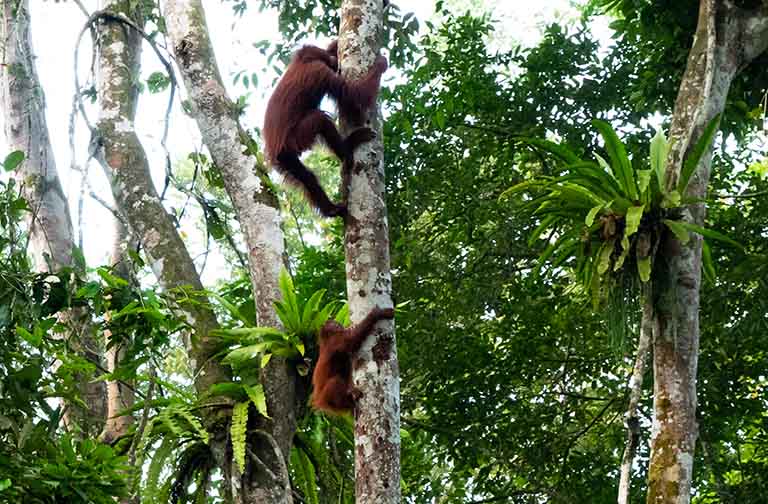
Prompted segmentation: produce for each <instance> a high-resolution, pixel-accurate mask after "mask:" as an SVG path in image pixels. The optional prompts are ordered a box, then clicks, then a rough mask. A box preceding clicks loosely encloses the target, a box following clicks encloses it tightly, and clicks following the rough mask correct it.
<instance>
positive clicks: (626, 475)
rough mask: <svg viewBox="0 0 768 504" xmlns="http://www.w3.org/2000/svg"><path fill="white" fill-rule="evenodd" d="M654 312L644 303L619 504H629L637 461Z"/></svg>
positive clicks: (632, 380)
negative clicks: (641, 407)
mask: <svg viewBox="0 0 768 504" xmlns="http://www.w3.org/2000/svg"><path fill="white" fill-rule="evenodd" d="M652 324H653V313H652V312H651V305H650V304H649V303H644V304H643V318H642V322H641V323H640V337H639V338H638V341H637V353H636V354H635V365H634V367H633V368H632V377H631V378H630V379H629V404H628V405H627V414H626V419H625V423H626V426H627V444H626V446H625V447H624V456H623V457H622V459H621V476H620V478H619V498H618V504H629V493H630V489H631V486H632V485H631V483H632V464H633V463H634V461H635V454H636V453H637V447H638V445H639V444H640V418H639V416H638V414H637V409H638V407H639V404H640V399H641V398H642V396H643V376H644V375H645V367H646V365H647V364H648V351H649V350H650V349H651V338H652V333H653V330H652V328H651V325H652Z"/></svg>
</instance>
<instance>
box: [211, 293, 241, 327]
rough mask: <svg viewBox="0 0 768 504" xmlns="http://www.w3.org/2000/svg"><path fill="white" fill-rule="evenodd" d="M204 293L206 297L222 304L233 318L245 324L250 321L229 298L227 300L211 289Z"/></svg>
mask: <svg viewBox="0 0 768 504" xmlns="http://www.w3.org/2000/svg"><path fill="white" fill-rule="evenodd" d="M206 294H207V295H208V297H210V298H213V299H215V300H216V301H218V302H219V304H221V306H223V307H224V308H225V309H226V310H227V311H228V312H229V314H230V315H231V316H232V318H234V319H235V320H239V321H240V322H242V323H243V324H245V325H248V324H249V323H250V322H249V321H248V319H247V318H246V317H245V316H244V315H243V314H242V313H240V310H239V309H238V308H237V306H235V305H234V304H232V303H231V302H229V300H227V299H226V298H225V297H223V296H220V295H219V294H217V293H215V292H211V291H206Z"/></svg>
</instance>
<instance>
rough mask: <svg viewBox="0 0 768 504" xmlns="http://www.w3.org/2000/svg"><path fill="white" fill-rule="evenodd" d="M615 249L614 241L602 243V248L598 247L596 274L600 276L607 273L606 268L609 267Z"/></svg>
mask: <svg viewBox="0 0 768 504" xmlns="http://www.w3.org/2000/svg"><path fill="white" fill-rule="evenodd" d="M615 247H616V240H615V239H613V240H608V241H607V242H603V245H602V247H600V252H599V253H598V256H597V272H598V273H599V274H600V275H602V274H603V273H605V272H606V271H608V268H610V266H611V254H613V249H614V248H615Z"/></svg>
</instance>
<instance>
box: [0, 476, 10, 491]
mask: <svg viewBox="0 0 768 504" xmlns="http://www.w3.org/2000/svg"><path fill="white" fill-rule="evenodd" d="M8 488H11V479H10V478H5V479H3V480H0V492H2V491H4V490H6V489H8Z"/></svg>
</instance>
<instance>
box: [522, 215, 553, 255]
mask: <svg viewBox="0 0 768 504" xmlns="http://www.w3.org/2000/svg"><path fill="white" fill-rule="evenodd" d="M558 220H559V217H558V216H557V215H548V216H546V217H544V218H543V219H541V222H540V223H539V225H538V226H536V229H534V230H533V232H532V233H531V236H529V237H528V247H533V246H534V244H535V243H536V241H537V240H538V239H539V237H540V236H541V234H542V233H543V232H544V231H546V230H547V229H549V228H550V227H551V226H552V224H553V223H555V222H556V221H558Z"/></svg>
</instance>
